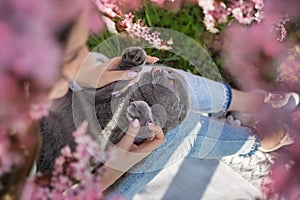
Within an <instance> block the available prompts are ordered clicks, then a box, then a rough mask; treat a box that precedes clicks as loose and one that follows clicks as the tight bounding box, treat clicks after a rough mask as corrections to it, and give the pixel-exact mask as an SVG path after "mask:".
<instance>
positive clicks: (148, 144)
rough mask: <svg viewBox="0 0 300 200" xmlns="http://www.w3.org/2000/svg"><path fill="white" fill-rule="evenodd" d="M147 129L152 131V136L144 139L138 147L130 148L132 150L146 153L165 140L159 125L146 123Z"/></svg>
mask: <svg viewBox="0 0 300 200" xmlns="http://www.w3.org/2000/svg"><path fill="white" fill-rule="evenodd" d="M148 129H149V130H150V131H152V133H153V134H154V138H153V139H152V140H146V141H144V142H143V143H142V144H140V145H138V148H135V149H131V151H132V152H135V153H146V154H148V153H151V152H152V151H153V150H155V149H156V148H157V147H159V146H160V145H161V144H163V143H164V142H165V140H166V138H165V135H164V133H163V131H162V129H161V127H160V126H154V125H148Z"/></svg>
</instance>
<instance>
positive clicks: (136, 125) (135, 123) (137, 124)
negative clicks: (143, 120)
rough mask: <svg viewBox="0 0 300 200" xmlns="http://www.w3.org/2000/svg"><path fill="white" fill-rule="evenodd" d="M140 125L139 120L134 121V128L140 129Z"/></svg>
mask: <svg viewBox="0 0 300 200" xmlns="http://www.w3.org/2000/svg"><path fill="white" fill-rule="evenodd" d="M139 125H140V122H139V120H138V119H134V120H133V123H132V126H133V128H137V127H139Z"/></svg>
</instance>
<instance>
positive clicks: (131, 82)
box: [127, 82, 135, 87]
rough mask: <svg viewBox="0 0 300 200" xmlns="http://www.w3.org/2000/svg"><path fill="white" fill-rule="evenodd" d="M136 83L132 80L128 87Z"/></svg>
mask: <svg viewBox="0 0 300 200" xmlns="http://www.w3.org/2000/svg"><path fill="white" fill-rule="evenodd" d="M134 84H135V82H130V83H128V85H127V86H128V87H131V86H133V85H134Z"/></svg>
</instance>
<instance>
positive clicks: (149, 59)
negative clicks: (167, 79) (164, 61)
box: [146, 55, 159, 63]
mask: <svg viewBox="0 0 300 200" xmlns="http://www.w3.org/2000/svg"><path fill="white" fill-rule="evenodd" d="M157 61H159V58H157V57H153V56H148V55H147V57H146V62H148V63H156V62H157Z"/></svg>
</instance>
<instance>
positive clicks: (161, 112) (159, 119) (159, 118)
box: [151, 104, 168, 128]
mask: <svg viewBox="0 0 300 200" xmlns="http://www.w3.org/2000/svg"><path fill="white" fill-rule="evenodd" d="M151 112H152V116H153V119H154V122H153V123H154V124H155V125H158V126H160V127H162V128H163V127H164V126H165V124H166V122H167V118H168V113H167V111H166V109H165V108H164V107H163V106H162V105H160V104H155V105H153V106H152V107H151Z"/></svg>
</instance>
